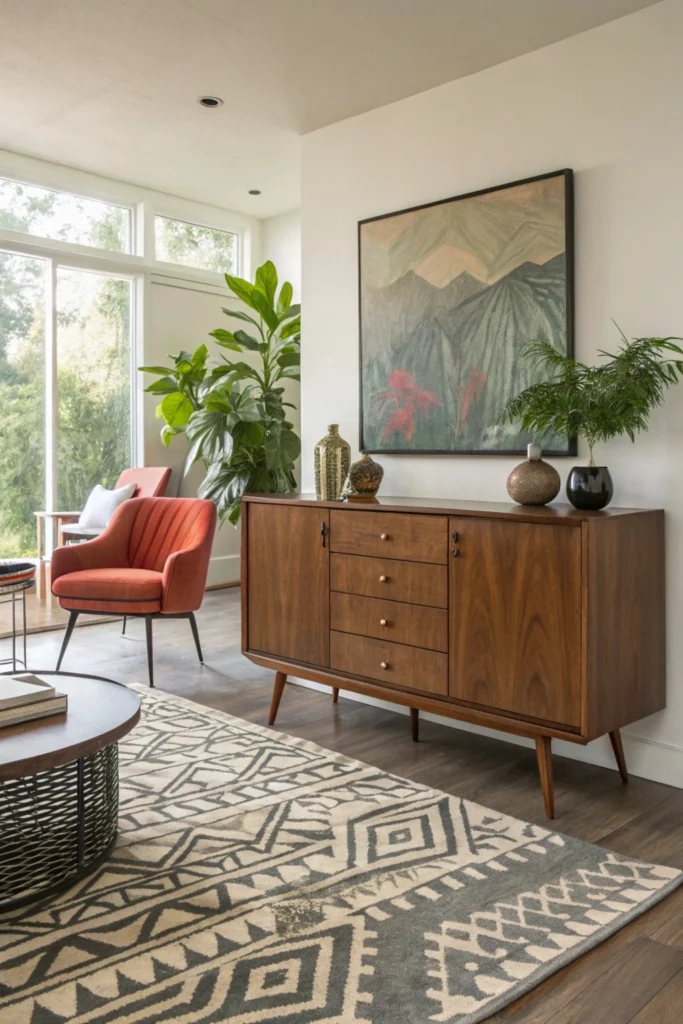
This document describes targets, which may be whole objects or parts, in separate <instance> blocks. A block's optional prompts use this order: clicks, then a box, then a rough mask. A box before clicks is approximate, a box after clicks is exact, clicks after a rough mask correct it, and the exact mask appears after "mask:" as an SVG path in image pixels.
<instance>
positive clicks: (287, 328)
mask: <svg viewBox="0 0 683 1024" xmlns="http://www.w3.org/2000/svg"><path fill="white" fill-rule="evenodd" d="M300 333H301V317H298V316H297V317H295V318H294V319H293V320H290V322H289V323H288V324H285V325H284V327H283V328H282V330H281V331H280V337H281V338H282V340H283V341H284V339H285V338H293V337H294V336H295V335H296V334H300Z"/></svg>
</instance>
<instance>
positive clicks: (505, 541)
mask: <svg viewBox="0 0 683 1024" xmlns="http://www.w3.org/2000/svg"><path fill="white" fill-rule="evenodd" d="M450 530H451V535H452V550H455V551H457V556H456V557H453V556H451V560H450V573H449V602H450V616H449V620H450V621H449V625H450V652H451V653H450V669H449V674H450V678H449V693H450V696H451V697H455V698H457V699H458V700H462V701H466V702H468V703H471V704H476V705H479V706H481V707H485V708H490V709H497V710H500V711H506V712H510V713H512V714H514V715H519V716H521V717H526V718H534V719H540V720H542V721H547V722H555V723H558V724H561V725H565V726H570V727H574V728H577V727H579V726H580V724H581V664H582V650H581V530H580V529H578V528H576V529H575V528H572V527H563V526H545V525H543V526H540V525H536V524H534V523H514V522H507V521H505V520H501V519H474V518H464V517H463V518H454V519H451V521H450Z"/></svg>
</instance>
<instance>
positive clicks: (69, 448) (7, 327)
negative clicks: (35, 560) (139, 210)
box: [0, 193, 130, 557]
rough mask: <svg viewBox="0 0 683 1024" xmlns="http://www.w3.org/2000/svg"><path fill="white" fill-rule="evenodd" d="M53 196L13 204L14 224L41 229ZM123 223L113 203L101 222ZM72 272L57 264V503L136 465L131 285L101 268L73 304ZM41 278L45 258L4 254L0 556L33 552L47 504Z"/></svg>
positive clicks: (0, 262)
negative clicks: (84, 297)
mask: <svg viewBox="0 0 683 1024" xmlns="http://www.w3.org/2000/svg"><path fill="white" fill-rule="evenodd" d="M56 203H57V199H56V198H55V196H54V193H48V194H47V198H41V199H40V201H38V200H35V201H34V202H33V203H32V205H31V206H30V208H29V207H27V208H26V210H22V207H21V206H20V204H14V205H13V207H12V208H13V210H14V214H13V216H14V224H15V226H16V229H17V230H22V231H28V232H30V231H37V230H38V229H39V227H40V224H41V221H40V219H38V220H36V218H45V217H48V216H50V214H51V212H52V206H54V205H55V204H56ZM0 219H1V218H0ZM117 225H118V221H117V214H116V211H114V213H113V214H112V218H111V223H110V224H109V225H108V226H107V225H105V224H104V223H101V224H100V225H99V226H100V227H101V229H102V230H103V231H106V232H108V231H110V230H111V232H113V233H114V234H115V233H116V231H117V230H118V227H117ZM71 273H72V272H71V271H60V274H61V275H62V277H61V278H60V282H61V283H60V288H61V284H64V285H65V287H66V291H65V292H61V291H60V296H61V300H62V304H61V305H60V310H59V314H58V330H59V344H60V346H63V347H61V348H60V356H63V357H64V358H63V359H60V360H58V368H57V389H58V420H59V422H58V433H57V484H58V502H59V504H60V506H61V507H62V508H64V509H79V508H82V506H83V503H84V501H85V499H86V497H87V495H88V492H89V491H90V490H91V489H92V488H93V487H94V485H95V484H97V483H101V484H103V485H104V486H105V487H113V486H114V483H115V482H116V479H117V478H118V476H119V473H120V472H121V470H122V469H124V468H125V467H126V466H128V465H130V425H129V423H130V421H129V404H130V373H129V369H128V358H129V357H128V352H129V286H128V284H127V282H125V281H121V280H118V279H116V278H106V277H105V278H102V279H101V286H100V287H99V288H98V290H97V292H96V295H94V296H93V299H92V301H89V302H88V303H87V305H86V306H83V307H82V308H80V307H79V308H78V309H76V310H75V311H74V308H73V306H74V304H76V305H78V296H76V297H75V298H74V297H73V296H72V302H71V304H70V305H69V303H68V301H65V300H68V298H69V295H70V294H71V290H70V286H67V284H66V277H67V276H68V275H69V274H71ZM73 273H80V272H76V271H74V272H73ZM44 282H45V264H44V262H43V261H42V260H39V259H31V258H29V257H25V256H20V255H13V254H10V253H1V254H0V407H1V408H2V410H3V414H2V418H1V419H0V448H1V449H2V458H1V459H0V557H18V556H33V555H35V553H36V523H35V517H34V512H35V511H36V510H38V509H42V508H44V507H45V312H44V309H45V291H44ZM70 332H72V333H70ZM94 344H95V345H96V346H97V347H96V355H93V345H94Z"/></svg>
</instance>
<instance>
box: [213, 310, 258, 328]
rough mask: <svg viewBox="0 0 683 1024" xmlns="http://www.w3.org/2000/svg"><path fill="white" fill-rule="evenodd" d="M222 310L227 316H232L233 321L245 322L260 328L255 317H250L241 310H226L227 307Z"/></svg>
mask: <svg viewBox="0 0 683 1024" xmlns="http://www.w3.org/2000/svg"><path fill="white" fill-rule="evenodd" d="M222 308H223V312H224V313H225V315H226V316H231V317H232V318H233V320H244V321H245V322H246V323H248V324H255V325H256V326H257V327H258V320H255V319H254V318H253V316H249V314H248V313H243V312H242V311H241V310H239V309H226V308H225V306H223V307H222Z"/></svg>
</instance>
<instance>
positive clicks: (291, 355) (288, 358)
mask: <svg viewBox="0 0 683 1024" xmlns="http://www.w3.org/2000/svg"><path fill="white" fill-rule="evenodd" d="M277 362H278V366H281V367H283V368H284V367H285V366H300V365H301V355H300V353H299V352H281V353H280V355H279V356H278V357H277Z"/></svg>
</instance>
